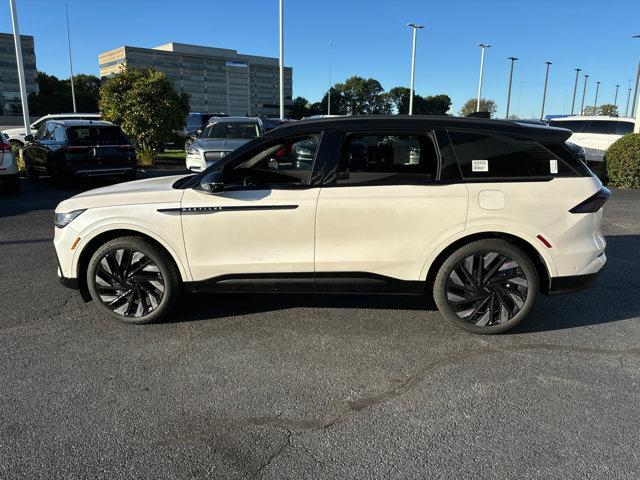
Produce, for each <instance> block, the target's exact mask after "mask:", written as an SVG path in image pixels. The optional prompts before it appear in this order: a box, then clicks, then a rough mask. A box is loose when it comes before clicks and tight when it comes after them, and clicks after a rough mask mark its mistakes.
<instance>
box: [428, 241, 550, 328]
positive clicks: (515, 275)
mask: <svg viewBox="0 0 640 480" xmlns="http://www.w3.org/2000/svg"><path fill="white" fill-rule="evenodd" d="M538 285H539V279H538V273H537V271H536V268H535V265H534V264H533V262H532V261H531V259H530V258H529V257H528V256H527V254H526V253H524V252H523V251H522V250H521V249H519V248H518V247H516V246H514V245H513V244H511V243H509V242H507V241H505V240H501V239H484V240H478V241H475V242H471V243H469V244H467V245H464V246H462V247H460V248H459V249H458V250H456V251H455V252H453V254H452V255H451V256H450V257H449V258H448V259H446V260H445V261H444V263H443V264H442V266H441V267H440V269H439V271H438V273H437V275H436V279H435V281H434V287H433V298H434V300H435V302H436V305H437V306H438V309H439V310H440V312H441V313H442V315H444V317H445V318H447V319H448V320H449V321H451V322H452V323H453V324H454V325H455V326H457V327H458V328H461V329H463V330H466V331H468V332H473V333H481V334H494V333H501V332H504V331H506V330H509V329H510V328H513V327H514V326H516V325H517V324H518V323H520V322H521V321H522V319H523V318H525V317H526V316H527V314H528V313H529V312H530V310H531V308H532V307H533V304H534V302H535V298H536V294H537V292H538Z"/></svg>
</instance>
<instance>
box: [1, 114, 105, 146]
mask: <svg viewBox="0 0 640 480" xmlns="http://www.w3.org/2000/svg"><path fill="white" fill-rule="evenodd" d="M47 120H100V114H99V113H56V114H52V115H45V116H44V117H40V118H39V119H38V120H36V121H35V122H33V123H32V124H31V133H32V134H34V135H35V133H36V132H37V131H38V129H39V128H40V127H41V126H42V125H44V123H45V122H46V121H47ZM2 132H3V133H4V138H5V140H6V141H8V142H9V143H10V144H11V145H14V144H15V145H19V146H20V147H24V145H25V143H26V142H25V141H24V137H25V135H26V134H27V132H26V131H25V129H24V127H21V128H9V129H7V130H3V131H2Z"/></svg>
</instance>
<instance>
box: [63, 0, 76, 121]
mask: <svg viewBox="0 0 640 480" xmlns="http://www.w3.org/2000/svg"><path fill="white" fill-rule="evenodd" d="M64 11H65V14H66V15H67V47H68V49H69V71H70V72H71V100H73V113H77V112H78V110H77V108H76V90H75V87H74V85H73V62H72V61H71V33H70V32H69V7H68V6H67V0H64Z"/></svg>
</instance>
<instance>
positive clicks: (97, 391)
mask: <svg viewBox="0 0 640 480" xmlns="http://www.w3.org/2000/svg"><path fill="white" fill-rule="evenodd" d="M79 188H87V186H84V187H77V188H68V189H55V188H51V187H49V186H48V185H47V184H46V183H44V184H43V183H40V184H31V183H29V182H27V181H24V189H23V194H22V195H21V196H19V197H7V196H0V477H2V478H47V479H51V478H110V479H111V478H287V479H300V478H327V479H329V478H330V479H336V478H440V479H448V478H451V479H454V478H455V479H458V478H475V479H483V478H487V479H488V478H563V479H567V478H592V479H593V478H598V479H616V478H620V479H630V478H637V477H638V473H639V472H640V322H639V320H640V191H614V195H613V198H612V200H611V201H610V203H609V204H608V205H607V206H606V210H605V216H604V217H605V221H604V232H605V234H606V235H607V241H608V250H607V255H608V259H609V263H608V265H607V267H606V269H605V271H604V272H603V274H602V275H601V277H600V278H599V280H598V282H597V284H596V286H595V287H594V288H592V289H591V290H588V291H585V292H581V293H578V294H574V295H571V296H564V297H554V298H546V297H540V298H539V299H538V302H537V305H536V307H535V309H534V312H533V314H532V315H531V316H530V317H529V319H528V320H527V321H526V323H524V324H522V325H521V326H519V327H518V328H517V329H516V330H515V331H513V332H512V333H509V334H506V335H502V336H495V337H485V336H474V335H471V334H466V333H464V332H461V331H458V330H456V329H454V328H453V327H451V326H449V325H448V324H446V323H444V321H443V320H442V319H441V317H440V315H439V314H438V313H437V311H435V310H433V308H432V307H428V308H427V307H425V304H424V301H423V300H422V299H419V298H404V297H372V296H359V297H358V296H355V297H347V296H316V297H314V296H299V295H298V296H289V295H286V296H285V295H281V296H264V295H251V296H241V297H240V296H233V295H227V296H216V295H207V296H204V295H200V296H190V297H188V298H186V299H185V300H184V301H183V303H182V306H181V308H180V309H179V311H178V312H177V313H176V314H175V315H174V317H175V318H174V319H173V321H171V322H168V323H163V324H158V325H149V326H127V325H121V324H119V323H116V322H114V321H112V320H110V319H108V318H105V317H103V316H102V315H100V314H99V313H98V311H97V309H96V308H95V306H94V305H92V304H91V303H89V304H85V303H83V302H82V300H81V299H80V297H79V295H78V294H76V293H75V292H73V291H70V290H66V289H64V288H63V287H61V286H59V284H58V281H57V278H56V267H55V257H54V250H53V245H52V242H51V240H52V235H53V225H52V221H53V214H52V212H53V208H54V207H55V205H56V204H57V202H58V201H60V200H62V199H63V198H66V197H68V196H70V195H72V194H74V193H75V192H76V191H78V190H79Z"/></svg>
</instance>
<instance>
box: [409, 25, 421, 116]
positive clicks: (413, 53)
mask: <svg viewBox="0 0 640 480" xmlns="http://www.w3.org/2000/svg"><path fill="white" fill-rule="evenodd" d="M407 27H411V28H412V29H413V48H412V49H411V87H410V88H409V115H413V85H414V80H415V74H416V37H417V36H418V29H419V28H424V27H423V26H422V25H418V24H417V23H407Z"/></svg>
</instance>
